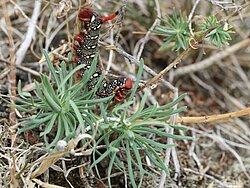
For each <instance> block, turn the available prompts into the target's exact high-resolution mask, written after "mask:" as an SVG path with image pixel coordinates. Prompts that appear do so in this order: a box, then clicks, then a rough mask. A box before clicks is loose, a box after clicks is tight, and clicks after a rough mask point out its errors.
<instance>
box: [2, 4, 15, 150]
mask: <svg viewBox="0 0 250 188" xmlns="http://www.w3.org/2000/svg"><path fill="white" fill-rule="evenodd" d="M2 7H3V11H4V19H5V22H6V29H7V35H8V40H9V45H10V46H9V54H10V60H9V62H10V73H9V83H10V95H11V96H14V97H16V65H15V60H16V56H15V46H14V40H13V35H12V26H11V21H10V17H9V14H8V8H7V5H6V1H4V2H3V4H2ZM11 102H12V104H13V106H12V107H11V109H10V115H9V119H10V122H11V123H12V125H14V124H16V113H15V99H13V100H11ZM15 132H16V131H15V130H13V134H12V138H11V140H12V144H11V145H12V146H14V143H15V136H14V135H15Z"/></svg>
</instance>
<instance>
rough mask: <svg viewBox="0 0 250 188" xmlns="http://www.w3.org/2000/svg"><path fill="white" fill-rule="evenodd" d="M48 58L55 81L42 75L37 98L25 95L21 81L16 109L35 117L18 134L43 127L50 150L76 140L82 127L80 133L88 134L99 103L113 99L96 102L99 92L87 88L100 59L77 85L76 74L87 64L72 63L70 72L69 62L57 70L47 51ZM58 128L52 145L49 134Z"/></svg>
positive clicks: (29, 119)
mask: <svg viewBox="0 0 250 188" xmlns="http://www.w3.org/2000/svg"><path fill="white" fill-rule="evenodd" d="M44 55H45V58H46V60H47V63H48V65H49V69H50V72H51V74H52V77H53V81H51V80H50V79H49V78H48V76H46V75H45V74H41V77H40V79H41V83H38V82H37V81H35V86H36V89H35V92H34V93H35V96H33V95H32V94H31V93H30V92H22V91H21V82H19V83H18V94H19V96H20V97H19V98H17V100H16V102H17V106H16V108H17V109H18V110H19V111H22V112H25V113H28V114H30V115H31V116H30V117H28V118H26V119H23V120H22V125H23V128H21V129H20V130H19V131H18V133H22V132H24V131H27V130H31V129H35V128H37V127H39V126H41V125H43V126H44V131H43V132H41V133H40V136H43V137H44V141H45V143H46V146H47V148H50V147H52V146H55V144H56V143H57V142H58V141H59V140H60V139H65V140H66V141H68V140H70V139H72V138H74V137H75V136H76V133H77V131H76V129H77V128H78V127H80V132H79V133H84V132H85V128H86V127H87V126H93V122H95V121H96V120H97V117H96V116H95V114H94V113H93V109H95V104H97V103H100V102H106V101H108V100H110V99H111V97H107V98H101V99H95V100H92V99H93V96H94V92H95V90H92V91H88V90H87V88H85V86H86V83H87V81H88V79H89V77H90V75H92V73H93V72H94V71H95V66H96V62H97V61H96V58H95V60H94V63H93V64H92V66H91V68H90V70H89V71H87V72H86V74H85V75H84V77H83V79H82V81H81V82H78V83H74V80H73V75H74V73H75V72H76V71H78V70H79V69H81V68H82V67H83V65H80V66H78V67H76V68H74V69H73V65H72V64H69V66H68V69H69V70H68V71H67V66H66V64H65V62H62V63H61V67H58V66H57V67H56V68H54V67H53V65H52V63H51V61H50V59H49V57H48V54H47V52H44ZM69 59H71V57H69ZM55 126H57V130H56V135H55V138H54V140H53V141H52V142H51V143H49V142H48V139H47V135H48V134H49V133H50V132H51V131H52V129H53V128H54V127H55Z"/></svg>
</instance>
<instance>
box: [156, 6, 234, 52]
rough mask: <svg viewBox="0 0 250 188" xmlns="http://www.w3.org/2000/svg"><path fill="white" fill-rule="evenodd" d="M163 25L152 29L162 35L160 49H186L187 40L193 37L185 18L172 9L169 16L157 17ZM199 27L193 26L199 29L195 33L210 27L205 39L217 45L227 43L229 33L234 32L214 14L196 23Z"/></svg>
mask: <svg viewBox="0 0 250 188" xmlns="http://www.w3.org/2000/svg"><path fill="white" fill-rule="evenodd" d="M159 19H160V20H161V22H162V23H163V25H157V26H156V28H155V29H154V30H153V31H152V32H153V33H156V34H157V35H163V36H165V38H164V39H163V42H164V43H163V44H162V46H161V47H160V50H162V51H163V50H166V49H171V50H175V51H177V52H179V51H180V50H181V49H183V50H186V49H187V47H188V46H189V40H190V39H192V38H193V36H192V35H191V34H190V31H189V27H188V22H187V18H186V17H184V16H182V15H181V14H180V15H179V16H177V14H176V12H175V11H173V14H172V15H171V16H166V17H165V18H159ZM198 25H199V26H200V27H195V26H196V25H194V27H195V28H196V29H197V28H199V30H197V31H196V32H195V35H197V36H200V35H202V34H203V33H206V32H207V31H209V30H210V29H212V31H211V32H209V33H208V34H207V35H206V36H205V39H206V40H207V41H208V42H209V43H211V44H214V45H216V46H218V47H222V45H228V41H229V40H231V36H230V34H232V33H234V32H233V31H232V26H230V25H229V24H227V23H224V24H223V23H220V22H219V21H218V20H217V18H216V17H215V16H209V17H207V18H205V19H204V21H203V22H201V23H198Z"/></svg>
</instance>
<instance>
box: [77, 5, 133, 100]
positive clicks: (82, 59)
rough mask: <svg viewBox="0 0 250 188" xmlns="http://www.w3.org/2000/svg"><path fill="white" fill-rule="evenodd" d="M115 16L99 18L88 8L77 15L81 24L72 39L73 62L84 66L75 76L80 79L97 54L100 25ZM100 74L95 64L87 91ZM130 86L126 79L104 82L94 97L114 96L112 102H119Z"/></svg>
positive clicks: (120, 78)
mask: <svg viewBox="0 0 250 188" xmlns="http://www.w3.org/2000/svg"><path fill="white" fill-rule="evenodd" d="M117 15H118V12H116V13H114V14H112V15H110V16H107V17H100V16H98V15H97V14H96V13H95V12H93V11H92V10H91V9H89V8H85V9H84V10H83V11H82V12H80V14H79V15H78V18H79V20H80V22H82V28H81V31H80V34H78V35H76V36H75V37H74V39H75V44H74V46H73V48H74V50H75V53H76V55H75V57H74V61H75V62H76V63H77V64H84V67H83V68H82V69H81V70H80V71H79V72H78V74H77V75H78V77H82V76H83V75H84V73H85V71H86V70H88V69H89V68H90V66H91V63H92V62H93V59H94V57H95V55H96V53H97V45H98V40H99V35H100V28H101V26H102V24H103V23H105V22H107V21H109V20H112V19H113V18H115V17H116V16H117ZM101 74H102V70H101V69H100V66H99V65H98V63H97V67H96V71H95V73H94V74H93V75H92V76H91V77H90V80H89V81H88V87H89V89H93V88H94V87H95V85H96V83H97V82H98V80H99V79H100V76H101ZM132 85H133V83H132V80H131V79H130V78H127V77H119V78H116V79H111V80H109V81H108V80H104V81H103V82H102V83H101V85H100V87H99V88H98V90H97V92H96V95H97V96H99V97H107V96H111V95H115V97H114V100H115V101H116V102H121V101H122V99H123V97H124V95H125V94H126V92H127V91H128V90H130V89H131V88H132Z"/></svg>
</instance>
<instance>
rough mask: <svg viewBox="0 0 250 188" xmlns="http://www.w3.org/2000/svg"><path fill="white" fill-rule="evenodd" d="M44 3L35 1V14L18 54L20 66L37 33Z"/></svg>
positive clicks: (17, 61)
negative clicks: (37, 24) (37, 25)
mask: <svg viewBox="0 0 250 188" xmlns="http://www.w3.org/2000/svg"><path fill="white" fill-rule="evenodd" d="M41 4H42V2H41V1H39V0H36V1H35V5H34V10H33V14H32V17H31V20H30V21H29V26H28V29H27V33H26V36H25V39H24V41H23V42H22V44H21V46H20V48H19V49H18V50H17V52H16V64H17V65H20V64H21V63H22V61H23V59H24V56H25V54H26V52H27V50H28V48H29V47H30V44H31V41H32V37H33V36H34V34H35V33H36V29H35V28H36V23H37V20H38V17H39V13H40V9H41Z"/></svg>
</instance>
